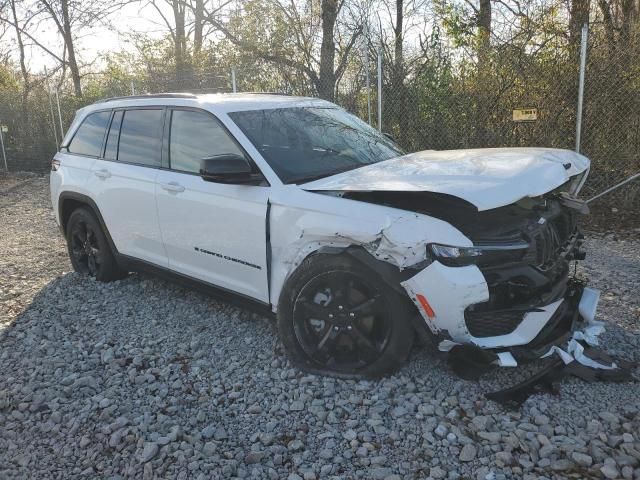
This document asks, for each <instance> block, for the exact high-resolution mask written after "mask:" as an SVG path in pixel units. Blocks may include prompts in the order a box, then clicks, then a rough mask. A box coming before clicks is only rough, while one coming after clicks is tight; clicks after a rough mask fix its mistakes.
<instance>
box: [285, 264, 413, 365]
mask: <svg viewBox="0 0 640 480" xmlns="http://www.w3.org/2000/svg"><path fill="white" fill-rule="evenodd" d="M343 284H344V285H347V286H346V287H340V285H343ZM318 288H319V290H317V289H318ZM341 289H342V290H341ZM340 291H343V292H348V293H347V295H345V294H344V293H342V294H341V293H340ZM314 292H315V293H314ZM311 296H313V298H311ZM323 302H324V303H323ZM343 304H344V305H343ZM413 309H414V307H413V305H412V304H411V302H410V301H409V300H408V298H406V297H403V296H402V295H401V294H400V293H399V292H397V291H395V290H394V289H393V288H391V287H390V286H389V285H387V284H386V283H385V282H384V281H383V280H382V279H381V278H380V276H379V275H378V274H376V273H375V272H374V271H373V270H371V269H369V268H367V267H366V266H365V265H363V264H362V263H360V262H358V261H356V260H354V259H353V258H351V257H349V256H347V255H331V254H317V255H312V256H310V257H308V258H307V259H305V261H304V262H303V263H302V264H301V265H300V267H299V268H298V269H297V270H296V271H294V272H293V273H292V274H291V276H290V277H289V278H288V279H287V281H286V282H285V284H284V287H283V289H282V293H281V294H280V299H279V301H278V330H279V334H280V338H281V340H282V343H283V345H284V347H285V349H286V351H287V353H288V355H289V358H290V359H291V361H292V362H293V363H294V364H295V365H296V366H298V367H299V368H301V369H303V370H306V371H309V372H312V373H318V374H323V375H332V376H337V377H343V378H377V377H381V376H384V375H388V374H391V373H393V372H395V371H396V370H397V369H398V368H400V367H401V366H402V365H403V364H404V363H405V361H406V359H407V357H408V356H409V353H410V351H411V347H412V345H413V340H414V330H413V327H412V325H411V320H410V318H411V315H412V314H413V313H414V312H413ZM354 312H355V313H354ZM316 342H317V343H316Z"/></svg>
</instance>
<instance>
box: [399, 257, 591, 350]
mask: <svg viewBox="0 0 640 480" xmlns="http://www.w3.org/2000/svg"><path fill="white" fill-rule="evenodd" d="M402 286H403V287H404V288H405V290H406V291H407V293H408V294H409V297H410V298H411V299H412V300H413V301H414V303H415V304H416V306H417V308H418V311H419V312H420V314H421V315H422V318H423V319H424V321H425V325H426V326H427V327H428V328H429V330H430V331H431V332H432V333H433V334H435V335H436V336H437V337H438V338H439V340H440V348H441V350H448V349H449V348H451V347H452V346H454V345H456V344H471V345H475V346H477V347H480V348H483V349H491V350H495V351H496V352H510V353H511V355H513V357H514V358H515V359H516V360H517V361H526V360H528V359H534V358H539V357H540V356H542V355H544V354H545V353H546V352H547V351H548V350H549V348H550V347H551V346H554V345H561V344H562V343H564V342H566V341H567V340H568V339H569V338H570V337H571V334H572V332H573V331H574V330H576V329H578V328H580V325H581V324H582V323H583V322H585V323H588V322H592V321H593V319H594V317H595V311H596V308H597V304H598V298H599V293H598V291H597V290H594V289H590V288H585V287H584V286H583V285H582V284H581V283H579V282H576V281H574V280H571V279H569V280H567V279H566V278H564V279H563V280H562V284H561V287H562V288H559V289H554V290H553V292H552V293H551V294H550V295H553V297H552V298H551V300H549V297H547V298H546V301H547V302H550V303H546V302H544V303H543V304H542V305H529V306H528V308H527V311H522V310H520V311H516V312H515V315H516V317H515V318H516V321H515V322H513V325H512V327H513V328H510V329H509V331H508V333H504V334H500V335H492V336H475V335H474V334H473V333H474V332H473V331H472V330H474V329H473V328H472V329H470V328H469V318H468V315H466V316H465V312H466V311H467V309H468V307H470V306H472V305H475V304H479V303H483V302H487V301H488V300H489V296H490V292H489V287H488V284H487V282H486V280H485V277H484V275H483V274H482V272H481V271H480V269H478V267H476V266H467V267H447V266H445V265H442V264H441V263H439V262H437V261H435V262H433V263H431V264H430V265H429V266H428V267H426V268H425V269H424V270H422V271H421V272H420V273H418V274H417V275H415V276H413V277H411V278H409V279H408V280H406V281H404V282H402ZM419 295H422V296H423V298H424V299H426V300H427V302H428V304H429V306H430V307H431V308H430V309H425V308H424V306H423V304H422V303H421V302H420V300H419V298H418V296H419ZM429 313H430V314H431V315H429ZM499 314H504V310H502V311H500V312H498V311H494V312H492V311H484V312H483V315H484V318H485V319H491V318H492V316H493V317H495V316H496V315H499ZM510 321H511V320H510Z"/></svg>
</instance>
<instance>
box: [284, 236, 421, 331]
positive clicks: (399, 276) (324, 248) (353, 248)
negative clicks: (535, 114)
mask: <svg viewBox="0 0 640 480" xmlns="http://www.w3.org/2000/svg"><path fill="white" fill-rule="evenodd" d="M314 255H345V256H348V257H350V258H351V259H353V260H355V261H356V262H358V263H359V264H361V265H363V266H364V267H366V268H368V269H369V270H371V271H372V272H374V273H375V274H377V275H378V276H379V277H380V278H381V279H382V281H383V282H384V283H385V284H386V285H388V286H389V287H390V288H391V289H393V290H394V291H395V292H397V293H398V294H400V295H401V296H403V297H406V301H407V302H408V303H409V304H411V306H412V308H413V309H415V315H412V316H411V318H410V319H409V320H410V321H411V324H412V326H413V329H414V331H415V332H416V333H417V334H418V336H419V338H420V339H421V340H422V341H423V342H430V341H431V338H432V335H431V332H430V331H429V329H428V327H427V325H426V323H425V322H424V320H422V317H421V316H420V314H419V312H418V310H417V308H416V307H415V305H414V303H413V302H412V301H411V298H410V297H409V295H408V292H407V290H406V289H405V288H404V287H403V286H402V285H401V282H404V281H405V280H408V279H409V278H411V277H413V276H414V275H415V274H416V272H417V270H416V269H415V268H405V269H400V268H399V267H398V266H396V265H394V264H392V263H389V262H385V261H383V260H380V259H378V258H376V257H375V256H374V255H373V254H371V252H369V251H367V249H365V248H364V247H363V246H362V245H358V244H351V245H342V246H339V245H335V244H334V243H332V244H323V245H317V247H316V248H315V249H314V250H312V251H310V252H307V253H306V255H305V256H304V257H302V258H301V260H299V261H296V263H295V266H294V267H293V268H291V270H290V271H289V272H288V273H287V276H286V277H285V278H284V280H283V282H282V284H281V285H280V289H279V291H278V292H274V293H276V294H277V295H276V296H275V301H272V308H273V311H274V313H277V308H278V304H279V303H280V302H279V299H280V295H282V293H283V292H284V291H285V288H286V284H287V281H288V280H289V278H290V276H291V274H292V273H293V272H295V271H296V270H297V269H298V268H299V267H300V265H302V263H303V262H304V261H305V260H306V259H307V258H309V257H312V256H314ZM412 311H413V310H412Z"/></svg>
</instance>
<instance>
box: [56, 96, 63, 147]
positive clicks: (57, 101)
mask: <svg viewBox="0 0 640 480" xmlns="http://www.w3.org/2000/svg"><path fill="white" fill-rule="evenodd" d="M56 103H57V104H58V120H59V121H60V135H61V136H62V139H63V140H64V128H63V127H62V113H61V112H60V97H59V96H58V89H57V88H56Z"/></svg>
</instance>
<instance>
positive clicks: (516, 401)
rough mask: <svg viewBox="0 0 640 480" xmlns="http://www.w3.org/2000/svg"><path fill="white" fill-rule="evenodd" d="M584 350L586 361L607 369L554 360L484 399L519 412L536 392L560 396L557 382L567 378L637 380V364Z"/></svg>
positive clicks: (593, 380)
mask: <svg viewBox="0 0 640 480" xmlns="http://www.w3.org/2000/svg"><path fill="white" fill-rule="evenodd" d="M583 348H584V351H583V354H584V355H585V356H586V357H587V358H590V359H592V360H594V361H595V362H597V363H599V364H600V365H601V366H604V367H608V368H601V367H600V368H599V367H594V366H587V365H584V364H582V363H580V362H578V361H576V360H573V361H571V362H569V363H564V361H563V360H562V359H556V360H554V362H553V363H552V364H551V365H549V366H548V367H547V368H544V369H542V370H541V371H539V372H538V373H536V374H535V375H534V376H532V377H531V378H528V379H527V380H524V381H523V382H520V383H518V384H516V385H514V386H513V387H509V388H506V389H504V390H499V391H497V392H491V393H487V394H486V395H485V396H486V397H487V398H488V399H489V400H493V401H494V402H497V403H499V404H501V405H503V406H505V407H507V408H511V409H518V408H520V406H521V405H522V404H523V403H524V402H526V401H527V399H528V398H529V397H530V396H531V395H534V394H536V393H549V394H553V395H557V394H559V393H560V381H561V380H562V379H563V378H564V377H565V376H567V375H573V376H575V377H578V378H580V379H582V380H585V381H587V382H589V383H591V382H595V381H601V382H618V383H624V382H632V381H636V378H635V377H634V376H633V370H634V369H635V368H636V366H637V364H635V363H633V362H628V361H626V360H618V359H614V358H612V357H610V356H609V355H607V354H606V353H605V352H603V351H601V350H598V349H596V348H593V347H590V346H584V345H583Z"/></svg>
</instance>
